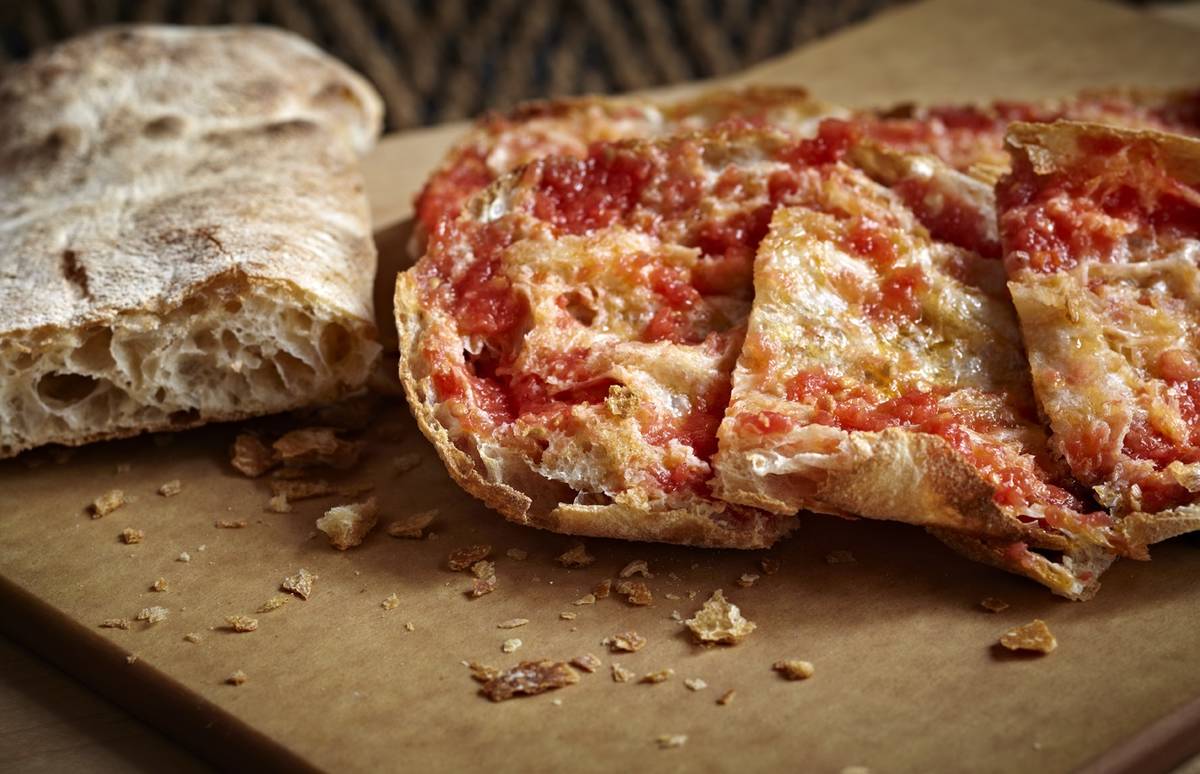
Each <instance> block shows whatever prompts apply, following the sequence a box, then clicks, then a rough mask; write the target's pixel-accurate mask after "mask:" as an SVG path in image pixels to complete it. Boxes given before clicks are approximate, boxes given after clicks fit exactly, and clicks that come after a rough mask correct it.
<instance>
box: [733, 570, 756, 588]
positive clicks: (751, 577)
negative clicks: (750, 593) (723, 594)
mask: <svg viewBox="0 0 1200 774" xmlns="http://www.w3.org/2000/svg"><path fill="white" fill-rule="evenodd" d="M758 579H759V576H758V575H756V574H755V573H752V572H744V573H742V574H741V576H739V577H738V579H737V585H739V586H741V587H742V588H744V589H748V588H750V587H751V586H753V585H754V584H755V583H758Z"/></svg>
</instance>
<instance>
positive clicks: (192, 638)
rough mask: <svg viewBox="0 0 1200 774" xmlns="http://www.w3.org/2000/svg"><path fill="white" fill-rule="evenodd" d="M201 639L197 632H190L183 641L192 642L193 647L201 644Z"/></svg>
mask: <svg viewBox="0 0 1200 774" xmlns="http://www.w3.org/2000/svg"><path fill="white" fill-rule="evenodd" d="M200 639H201V637H200V635H199V633H197V632H188V633H187V634H185V635H183V641H184V642H190V643H192V644H193V645H194V644H196V643H198V642H200Z"/></svg>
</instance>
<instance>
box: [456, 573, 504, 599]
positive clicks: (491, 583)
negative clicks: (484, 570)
mask: <svg viewBox="0 0 1200 774" xmlns="http://www.w3.org/2000/svg"><path fill="white" fill-rule="evenodd" d="M497 585H499V581H498V580H497V578H496V576H495V575H489V576H488V577H486V578H474V579H473V580H472V581H471V588H469V589H467V590H466V591H465V592H463V593H464V594H466V595H467V596H468V597H471V598H472V599H479V598H480V597H482V596H483V595H485V594H491V593H492V592H493V591H495V590H496V586H497Z"/></svg>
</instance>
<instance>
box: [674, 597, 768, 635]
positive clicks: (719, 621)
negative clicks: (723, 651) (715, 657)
mask: <svg viewBox="0 0 1200 774" xmlns="http://www.w3.org/2000/svg"><path fill="white" fill-rule="evenodd" d="M684 624H685V625H686V626H687V627H688V629H690V630H691V631H692V635H693V636H694V637H695V638H696V640H697V641H698V642H702V643H720V644H722V645H736V644H737V643H739V642H741V641H742V640H743V639H744V638H745V637H746V635H748V634H750V633H751V632H752V631H754V630H755V628H757V627H756V626H755V624H754V622H753V621H748V620H746V618H745V617H744V616H742V611H741V610H740V609H738V606H737V605H735V604H733V603H732V602H729V601H728V600H726V599H725V594H724V592H723V591H722V590H721V589H717V590H716V591H714V592H713V593H712V596H710V597H709V598H708V600H707V601H705V603H704V606H703V607H701V608H700V609H699V610H697V611H696V613H695V614H694V615H693V616H692V617H691V618H689V619H687V620H686V621H684Z"/></svg>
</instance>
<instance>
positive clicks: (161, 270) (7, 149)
mask: <svg viewBox="0 0 1200 774" xmlns="http://www.w3.org/2000/svg"><path fill="white" fill-rule="evenodd" d="M380 118H381V106H380V100H379V98H378V97H377V95H376V94H375V93H374V91H373V90H372V89H371V87H370V86H369V85H368V84H367V83H366V82H365V81H363V80H362V79H361V78H359V77H358V76H356V75H355V74H354V73H352V72H351V71H349V70H348V69H347V68H345V67H344V66H342V65H340V64H339V63H337V62H335V61H333V60H332V59H330V58H329V57H327V56H325V55H324V54H322V53H321V52H320V51H319V50H318V49H316V48H315V47H313V46H312V45H310V44H308V43H306V42H304V41H302V40H301V39H299V38H297V37H294V36H292V35H289V34H285V33H282V32H277V31H272V30H268V29H264V28H253V27H244V28H233V27H231V28H208V29H199V28H193V29H182V28H171V27H129V28H112V29H105V30H101V31H98V32H95V33H92V34H89V35H87V36H84V37H81V38H77V39H75V40H71V41H68V42H66V43H64V44H62V45H59V46H57V47H55V48H52V49H50V50H47V51H44V52H41V53H39V54H37V55H35V56H34V57H33V58H32V59H31V60H29V61H27V62H24V63H21V64H17V65H14V66H11V67H10V68H8V69H7V70H5V71H4V72H3V74H2V75H0V456H10V455H13V454H16V453H18V452H20V451H21V450H23V449H28V448H31V447H34V446H38V445H41V444H46V443H62V444H80V443H86V442H89V441H94V440H98V439H103V438H116V437H122V436H129V435H134V434H137V433H140V432H144V431H150V430H162V429H177V428H183V427H189V426H192V425H198V424H201V423H204V422H209V421H214V420H225V419H235V418H239V417H246V416H252V415H256V414H263V413H268V412H275V411H281V410H285V409H290V408H293V407H297V406H302V405H305V404H310V403H314V402H319V401H328V400H333V399H336V398H338V397H339V396H341V395H343V394H345V393H347V392H348V391H352V390H355V389H357V388H358V387H359V386H360V385H362V383H363V382H364V381H365V380H366V378H367V375H368V373H369V370H370V367H371V364H372V362H373V361H374V359H375V357H376V355H377V352H378V349H379V348H378V345H377V344H375V342H374V338H375V333H374V327H373V316H372V307H371V283H372V277H373V273H374V270H375V251H374V245H373V242H372V239H371V230H370V226H369V220H368V219H369V216H368V210H367V203H366V198H365V195H364V191H363V184H362V180H361V177H360V174H359V172H358V169H357V161H358V158H359V157H360V156H361V155H362V154H364V153H366V152H367V150H369V149H370V147H371V146H372V144H373V142H374V140H375V138H376V136H377V134H378V131H379V126H380Z"/></svg>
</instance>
